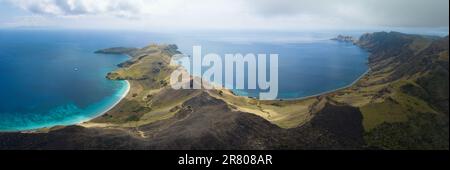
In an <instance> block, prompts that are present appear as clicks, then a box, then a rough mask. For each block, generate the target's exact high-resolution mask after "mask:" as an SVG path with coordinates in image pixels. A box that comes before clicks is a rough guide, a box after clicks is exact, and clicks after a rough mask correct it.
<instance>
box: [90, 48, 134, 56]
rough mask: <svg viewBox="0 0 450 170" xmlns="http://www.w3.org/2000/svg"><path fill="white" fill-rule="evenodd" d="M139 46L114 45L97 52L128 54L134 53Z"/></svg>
mask: <svg viewBox="0 0 450 170" xmlns="http://www.w3.org/2000/svg"><path fill="white" fill-rule="evenodd" d="M137 50H138V48H126V47H113V48H107V49H102V50H98V51H95V53H97V54H126V55H133V54H134V52H135V51H137Z"/></svg>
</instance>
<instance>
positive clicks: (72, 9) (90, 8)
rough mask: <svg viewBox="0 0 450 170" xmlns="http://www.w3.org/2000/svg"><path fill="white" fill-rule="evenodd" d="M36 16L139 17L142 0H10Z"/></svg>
mask: <svg viewBox="0 0 450 170" xmlns="http://www.w3.org/2000/svg"><path fill="white" fill-rule="evenodd" d="M9 2H10V3H11V4H13V5H15V6H18V7H20V8H21V9H23V10H26V11H29V12H31V13H34V14H41V15H50V16H80V15H114V16H137V15H139V14H140V13H141V12H142V6H143V1H142V0H10V1H9Z"/></svg>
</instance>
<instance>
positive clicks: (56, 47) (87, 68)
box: [0, 31, 129, 131]
mask: <svg viewBox="0 0 450 170" xmlns="http://www.w3.org/2000/svg"><path fill="white" fill-rule="evenodd" d="M89 34H90V33H82V32H80V33H76V32H75V33H73V32H72V33H65V32H45V31H44V32H33V31H31V32H30V31H0V77H1V80H0V94H1V96H0V131H19V130H30V129H37V128H43V127H51V126H55V125H71V124H76V123H80V122H83V121H87V120H89V119H92V118H94V117H96V116H98V115H99V114H101V113H103V112H104V111H106V110H108V109H109V108H110V107H111V106H112V105H114V104H115V103H117V102H118V101H120V99H121V97H122V96H123V95H124V93H125V92H126V90H127V89H128V86H129V85H128V83H127V82H125V81H110V80H107V79H106V78H105V75H106V74H107V73H108V72H110V71H112V70H114V69H116V68H117V67H116V65H117V64H118V63H121V62H123V61H125V60H127V59H128V57H127V56H122V55H101V54H94V53H93V52H94V51H95V50H97V49H99V48H106V47H110V46H111V45H113V44H111V42H114V41H108V37H107V36H101V35H100V36H98V35H97V36H96V37H95V36H91V35H89ZM92 35H95V34H92Z"/></svg>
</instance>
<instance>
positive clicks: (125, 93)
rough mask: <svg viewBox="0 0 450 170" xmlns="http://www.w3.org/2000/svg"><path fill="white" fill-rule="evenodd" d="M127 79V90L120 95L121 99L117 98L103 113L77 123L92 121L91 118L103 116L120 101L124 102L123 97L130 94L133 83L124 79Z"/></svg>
mask: <svg viewBox="0 0 450 170" xmlns="http://www.w3.org/2000/svg"><path fill="white" fill-rule="evenodd" d="M123 81H125V83H126V84H127V89H126V90H125V92H124V93H123V94H122V96H121V97H120V99H119V100H117V101H116V102H115V103H114V104H112V105H111V106H110V107H108V108H107V109H105V111H102V112H101V113H99V114H97V115H96V116H94V117H92V118H89V120H86V121H82V122H79V123H76V124H75V125H81V124H85V123H88V122H90V121H91V120H94V119H96V118H98V117H100V116H103V115H104V114H106V113H108V112H109V111H111V110H112V109H114V108H115V107H116V106H117V105H118V104H119V103H120V102H122V100H123V99H125V97H127V96H128V94H129V93H130V90H131V83H130V82H129V81H128V80H123Z"/></svg>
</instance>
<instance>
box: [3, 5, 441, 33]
mask: <svg viewBox="0 0 450 170" xmlns="http://www.w3.org/2000/svg"><path fill="white" fill-rule="evenodd" d="M0 1H2V0H0ZM3 1H8V2H9V4H12V5H13V6H15V7H19V9H21V10H22V11H27V12H28V13H30V14H32V15H40V16H44V17H47V18H52V21H53V23H54V24H55V25H58V24H59V25H63V26H67V27H77V28H78V27H90V28H98V27H107V28H123V29H125V28H130V29H149V28H151V29H160V30H167V29H173V30H176V29H184V30H185V29H235V30H242V29H265V30H302V29H305V30H311V29H313V30H314V29H341V28H344V29H345V28H362V27H366V28H367V27H447V28H448V25H449V21H448V20H449V7H448V6H449V1H448V0H231V1H230V0H3ZM61 18H64V20H62V19H61ZM69 19H70V21H72V22H70V21H67V20H69ZM50 22H51V21H50Z"/></svg>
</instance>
